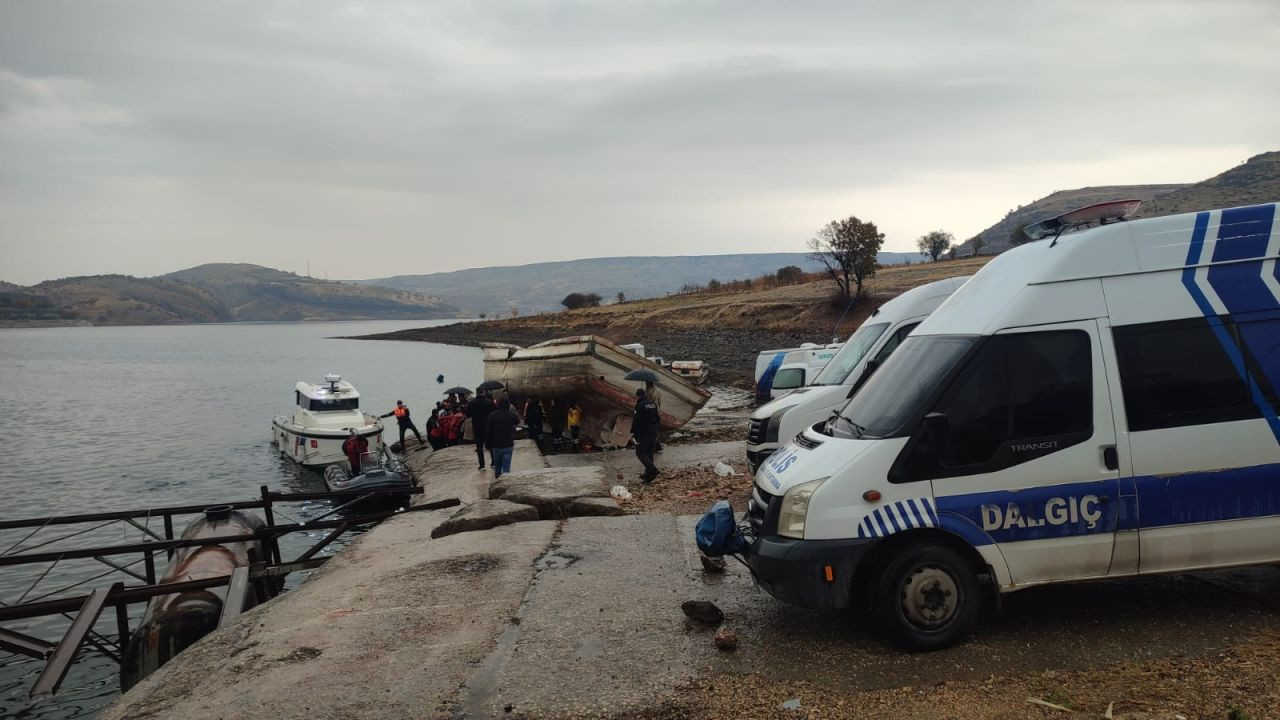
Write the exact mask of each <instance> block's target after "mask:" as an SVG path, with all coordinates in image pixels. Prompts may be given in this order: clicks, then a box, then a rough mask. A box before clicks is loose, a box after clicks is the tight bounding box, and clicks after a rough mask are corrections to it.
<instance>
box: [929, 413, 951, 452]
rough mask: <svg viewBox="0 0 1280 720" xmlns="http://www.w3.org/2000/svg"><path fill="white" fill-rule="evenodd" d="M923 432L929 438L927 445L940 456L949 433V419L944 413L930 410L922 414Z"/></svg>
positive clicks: (945, 445)
mask: <svg viewBox="0 0 1280 720" xmlns="http://www.w3.org/2000/svg"><path fill="white" fill-rule="evenodd" d="M924 434H925V437H927V438H929V447H931V448H932V449H933V453H934V455H935V456H937V457H942V455H943V452H944V451H945V450H946V447H947V436H948V435H950V434H951V421H950V420H949V419H948V418H947V414H946V413H940V412H931V413H929V414H928V415H925V416H924Z"/></svg>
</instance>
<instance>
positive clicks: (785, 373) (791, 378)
mask: <svg viewBox="0 0 1280 720" xmlns="http://www.w3.org/2000/svg"><path fill="white" fill-rule="evenodd" d="M801 387H804V369H803V368H785V369H783V370H779V371H778V372H777V374H775V375H774V376H773V389H774V390H794V389H796V388H801Z"/></svg>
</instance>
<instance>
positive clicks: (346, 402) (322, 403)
mask: <svg viewBox="0 0 1280 720" xmlns="http://www.w3.org/2000/svg"><path fill="white" fill-rule="evenodd" d="M293 395H294V402H295V404H296V405H297V408H296V409H295V410H294V413H293V416H294V422H295V423H297V424H299V425H302V426H304V427H324V428H329V427H361V426H363V425H364V424H365V420H364V414H363V413H361V412H360V393H359V392H357V391H356V389H355V387H354V386H352V385H351V383H349V382H346V381H345V380H343V379H342V376H340V375H337V374H333V373H330V374H329V375H325V377H324V383H323V384H320V385H312V384H311V383H308V382H299V383H298V384H297V385H296V386H295V387H294V393H293Z"/></svg>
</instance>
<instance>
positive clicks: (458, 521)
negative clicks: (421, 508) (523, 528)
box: [431, 500, 621, 538]
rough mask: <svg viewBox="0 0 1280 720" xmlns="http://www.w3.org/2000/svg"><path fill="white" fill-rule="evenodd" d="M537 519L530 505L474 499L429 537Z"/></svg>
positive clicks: (536, 513)
mask: <svg viewBox="0 0 1280 720" xmlns="http://www.w3.org/2000/svg"><path fill="white" fill-rule="evenodd" d="M615 507H616V503H615ZM619 512H621V511H619ZM584 514H585V513H584ZM537 519H538V509H537V508H535V507H533V506H532V505H520V504H518V503H513V502H507V501H506V500H476V501H475V502H473V503H471V504H470V505H466V506H464V507H463V508H462V509H461V510H459V511H458V512H456V513H454V514H453V515H451V516H450V517H449V519H448V520H445V521H444V522H442V523H440V524H439V525H437V526H436V528H435V529H434V530H432V531H431V537H433V538H441V537H444V536H446V535H453V534H454V533H460V532H471V531H473V530H488V529H489V528H495V527H498V526H499V525H510V524H511V523H517V522H526V521H529V520H537Z"/></svg>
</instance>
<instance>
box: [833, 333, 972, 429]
mask: <svg viewBox="0 0 1280 720" xmlns="http://www.w3.org/2000/svg"><path fill="white" fill-rule="evenodd" d="M977 342H978V336H977V335H925V336H923V337H915V336H908V337H907V338H906V339H905V340H903V341H902V345H901V346H899V347H898V350H897V351H896V352H894V353H893V354H892V355H890V356H889V359H887V360H885V361H884V367H881V368H880V369H879V370H877V371H876V373H875V374H874V375H872V376H871V379H869V380H867V384H866V385H863V386H862V388H861V389H859V390H858V392H857V393H856V394H855V395H854V396H853V398H852V399H850V400H849V402H848V403H846V404H845V406H844V409H843V410H841V411H840V416H839V417H837V418H836V421H835V422H834V423H832V426H831V430H830V432H831V434H832V435H833V436H835V437H843V438H868V437H870V438H885V437H894V436H895V435H897V434H899V433H901V432H902V431H903V429H904V428H903V426H904V425H905V424H906V423H907V421H908V420H909V419H910V418H911V416H912V415H913V414H914V413H915V412H916V411H917V410H918V409H919V407H920V405H921V403H924V402H925V401H926V400H928V399H929V396H930V395H931V394H932V393H933V391H934V390H935V389H936V388H937V385H938V383H939V382H941V381H942V379H943V378H944V377H946V376H947V374H948V373H949V372H950V371H951V369H952V368H954V367H955V366H956V363H958V362H959V361H960V360H961V358H963V357H964V356H965V354H966V353H967V352H968V351H969V349H970V348H972V347H973V346H974V345H975V344H976V343H977Z"/></svg>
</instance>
